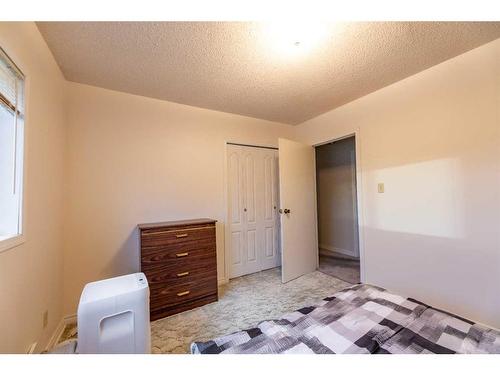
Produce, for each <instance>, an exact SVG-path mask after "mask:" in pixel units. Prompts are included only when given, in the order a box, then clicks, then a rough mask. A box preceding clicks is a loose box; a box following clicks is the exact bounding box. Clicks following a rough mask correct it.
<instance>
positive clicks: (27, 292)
mask: <svg viewBox="0 0 500 375" xmlns="http://www.w3.org/2000/svg"><path fill="white" fill-rule="evenodd" d="M0 46H1V47H2V48H3V49H4V50H5V51H6V52H7V53H8V54H9V56H10V57H11V58H12V59H13V60H14V61H15V63H16V64H18V65H19V67H20V68H21V70H22V71H23V72H24V74H25V75H26V77H27V82H26V85H27V92H26V101H27V107H26V108H27V113H26V125H25V126H26V143H25V150H26V151H25V181H24V203H25V210H24V218H25V228H24V231H25V236H26V241H25V242H24V243H23V244H22V245H20V246H17V247H15V248H12V249H9V250H7V251H5V252H2V253H0V353H7V352H9V353H23V352H25V351H26V350H27V349H28V347H29V345H31V343H33V342H38V350H42V349H44V346H45V344H46V343H47V341H48V339H49V338H50V336H51V334H52V333H53V331H54V329H55V327H56V326H57V324H58V323H59V322H60V320H61V318H62V295H63V294H62V284H63V280H62V267H63V254H62V224H63V221H62V213H63V208H62V202H63V169H64V168H63V163H64V144H65V139H64V138H65V103H64V88H65V83H64V79H63V77H62V74H61V72H60V71H59V68H58V67H57V65H56V63H55V61H54V59H53V58H52V55H51V53H50V52H49V49H48V48H47V46H46V44H45V41H44V40H43V39H42V37H41V35H40V34H39V32H38V29H37V28H36V26H35V24H34V23H31V22H30V23H6V22H0ZM45 310H48V312H49V324H48V327H47V328H46V329H43V328H42V315H43V311H45Z"/></svg>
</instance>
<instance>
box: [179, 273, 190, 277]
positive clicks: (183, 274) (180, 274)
mask: <svg viewBox="0 0 500 375" xmlns="http://www.w3.org/2000/svg"><path fill="white" fill-rule="evenodd" d="M187 275H189V272H181V273H178V274H177V277H182V276H187Z"/></svg>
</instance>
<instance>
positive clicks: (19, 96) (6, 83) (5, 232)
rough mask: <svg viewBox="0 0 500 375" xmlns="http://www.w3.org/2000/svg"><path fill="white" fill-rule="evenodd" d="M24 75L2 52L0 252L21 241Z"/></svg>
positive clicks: (0, 73)
mask: <svg viewBox="0 0 500 375" xmlns="http://www.w3.org/2000/svg"><path fill="white" fill-rule="evenodd" d="M23 145H24V75H23V74H22V73H21V71H20V70H19V69H18V68H17V67H16V65H15V64H14V63H13V62H12V60H10V58H9V57H8V56H7V55H6V54H5V52H4V51H3V50H2V49H1V48H0V251H1V250H5V249H7V248H10V247H12V246H15V245H17V244H18V243H19V242H20V241H21V240H22V233H23V228H22V196H23V194H22V191H23V186H22V184H23Z"/></svg>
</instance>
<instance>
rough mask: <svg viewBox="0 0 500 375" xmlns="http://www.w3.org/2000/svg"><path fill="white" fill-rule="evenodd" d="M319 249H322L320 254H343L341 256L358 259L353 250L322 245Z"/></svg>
mask: <svg viewBox="0 0 500 375" xmlns="http://www.w3.org/2000/svg"><path fill="white" fill-rule="evenodd" d="M319 248H320V253H321V252H324V253H325V254H326V255H328V254H331V255H335V254H341V255H345V256H348V257H351V258H357V257H358V256H357V255H356V254H355V252H353V251H351V250H346V249H341V248H339V247H334V246H329V245H323V244H320V245H319Z"/></svg>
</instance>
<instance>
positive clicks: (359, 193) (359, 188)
mask: <svg viewBox="0 0 500 375" xmlns="http://www.w3.org/2000/svg"><path fill="white" fill-rule="evenodd" d="M360 133H361V132H360V129H359V128H358V129H356V130H354V131H351V132H348V133H343V134H339V135H338V136H336V137H334V138H333V139H329V140H328V141H324V142H320V143H316V144H313V146H314V147H318V146H322V145H325V144H328V143H332V142H336V141H340V140H342V139H345V138H349V137H352V136H354V144H355V148H356V150H355V151H356V198H357V199H356V200H357V202H356V203H357V204H356V205H357V209H358V244H359V268H360V281H361V282H362V283H364V282H365V280H366V274H365V241H364V222H365V219H364V218H365V207H364V205H363V183H362V181H363V173H362V169H361V147H360V139H361V136H360ZM315 194H317V187H316V192H315ZM316 228H318V215H317V213H316ZM316 230H317V229H316ZM318 257H319V253H318ZM318 262H319V258H318Z"/></svg>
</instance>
